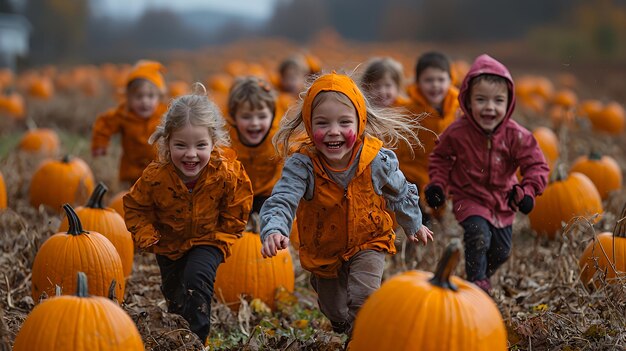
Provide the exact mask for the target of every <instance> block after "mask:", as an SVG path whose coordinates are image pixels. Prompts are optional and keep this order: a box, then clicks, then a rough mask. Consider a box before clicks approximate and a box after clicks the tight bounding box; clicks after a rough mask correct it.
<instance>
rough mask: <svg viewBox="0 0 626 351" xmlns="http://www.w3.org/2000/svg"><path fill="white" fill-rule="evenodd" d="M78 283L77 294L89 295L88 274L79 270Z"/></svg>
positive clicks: (80, 295)
mask: <svg viewBox="0 0 626 351" xmlns="http://www.w3.org/2000/svg"><path fill="white" fill-rule="evenodd" d="M77 279H78V283H77V284H76V296H78V297H89V288H88V285H87V274H85V273H84V272H78V278H77Z"/></svg>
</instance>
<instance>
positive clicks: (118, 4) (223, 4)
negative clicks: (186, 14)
mask: <svg viewBox="0 0 626 351" xmlns="http://www.w3.org/2000/svg"><path fill="white" fill-rule="evenodd" d="M275 2H276V0H91V6H92V8H93V10H94V11H96V12H101V13H103V14H105V15H113V16H120V17H136V16H138V15H140V14H141V13H142V12H143V11H144V10H145V9H146V8H147V7H161V8H163V7H166V8H172V9H175V10H194V9H214V10H219V11H224V12H229V13H235V14H242V15H248V16H253V17H258V18H268V17H269V16H270V14H271V13H272V9H273V8H274V3H275Z"/></svg>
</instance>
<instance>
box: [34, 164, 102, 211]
mask: <svg viewBox="0 0 626 351" xmlns="http://www.w3.org/2000/svg"><path fill="white" fill-rule="evenodd" d="M93 188H94V179H93V173H92V172H91V169H90V168H89V166H88V165H87V164H86V163H85V161H83V160H81V159H80V158H78V157H70V156H67V155H66V156H65V157H63V158H62V159H61V160H47V161H44V162H43V163H42V164H41V165H40V166H39V168H37V170H36V171H35V173H34V174H33V178H32V179H31V182H30V190H29V196H30V204H31V205H32V206H34V207H38V206H39V205H42V204H43V205H46V206H49V207H50V208H52V209H54V210H55V211H58V212H60V211H61V205H63V204H64V203H70V204H72V205H76V204H79V203H84V202H85V201H87V199H88V198H89V194H91V192H92V191H93Z"/></svg>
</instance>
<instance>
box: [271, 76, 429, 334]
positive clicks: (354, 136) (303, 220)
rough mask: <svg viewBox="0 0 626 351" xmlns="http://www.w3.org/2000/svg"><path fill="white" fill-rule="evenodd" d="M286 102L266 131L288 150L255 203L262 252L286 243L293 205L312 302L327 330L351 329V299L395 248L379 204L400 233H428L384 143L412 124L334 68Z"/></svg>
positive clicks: (377, 275)
mask: <svg viewBox="0 0 626 351" xmlns="http://www.w3.org/2000/svg"><path fill="white" fill-rule="evenodd" d="M293 112H294V115H292V116H288V117H285V119H284V120H283V122H282V123H281V128H280V130H279V131H278V132H277V134H276V136H275V137H274V144H275V145H276V147H277V148H278V149H279V152H280V153H281V155H285V156H288V158H287V159H286V161H285V165H284V168H283V172H282V177H281V178H280V180H279V181H278V182H277V183H276V185H275V186H274V190H273V191H272V195H271V196H270V198H269V199H267V201H266V202H265V204H264V205H263V208H262V209H261V224H262V230H261V240H262V241H263V248H262V254H263V256H264V257H271V256H274V255H276V252H277V250H281V249H285V248H287V245H288V243H289V233H290V232H291V226H292V224H293V218H294V217H295V216H296V214H297V217H298V221H297V227H298V233H299V238H300V246H299V253H300V263H301V264H302V267H303V268H304V269H306V270H308V271H310V272H311V273H312V274H311V278H310V279H311V280H310V281H311V285H312V286H313V288H314V289H315V291H316V292H317V294H318V302H319V306H320V309H321V311H322V312H323V313H324V314H325V315H326V317H328V319H329V320H330V321H331V324H332V326H333V329H334V330H335V331H336V332H340V333H341V332H345V333H347V334H348V335H350V334H351V331H352V323H353V322H354V318H355V316H356V313H357V311H358V309H359V308H360V307H361V305H362V304H363V302H364V301H365V299H366V298H367V297H368V296H369V295H370V294H371V293H372V292H374V290H376V289H377V288H378V287H379V286H380V283H381V279H382V274H383V268H384V263H385V256H386V254H388V253H390V254H394V253H395V252H396V248H395V246H394V239H395V233H394V231H393V228H392V226H393V225H392V219H391V217H390V215H389V213H388V212H387V211H391V212H394V213H395V214H396V219H397V221H398V223H399V224H400V225H401V226H402V227H403V228H404V231H405V232H406V233H407V236H408V237H409V240H411V241H413V242H420V241H421V242H423V243H424V245H425V244H426V243H427V242H428V241H429V240H432V232H431V231H430V230H429V229H428V228H426V227H425V226H423V225H422V224H421V219H422V218H421V217H422V214H421V212H420V209H419V207H418V200H419V197H418V194H417V189H416V187H415V185H413V184H410V183H408V182H407V181H406V179H405V178H404V175H403V174H402V172H401V171H400V170H399V169H398V161H397V159H396V157H395V155H394V153H393V152H392V151H390V150H388V149H386V148H383V143H387V144H388V145H394V144H395V142H396V141H397V140H398V139H403V140H404V141H407V137H408V140H412V141H415V142H417V143H419V141H418V140H417V136H416V134H415V133H414V130H417V129H418V128H419V124H418V123H417V122H416V120H414V119H411V118H408V116H404V115H397V114H395V112H396V111H387V110H380V109H375V108H372V107H371V106H370V105H369V103H368V102H367V100H366V99H365V97H364V96H363V94H362V93H361V91H360V90H359V88H358V86H357V85H356V84H355V83H354V81H353V80H352V79H351V78H350V77H348V76H346V75H342V74H336V73H331V74H326V75H323V76H321V77H319V78H318V79H316V80H315V82H313V84H312V85H311V87H310V88H309V89H308V90H307V93H306V96H305V97H304V100H303V101H302V102H301V105H300V106H299V108H296V109H295V110H294V111H293ZM405 135H406V137H405ZM303 136H306V137H303ZM379 138H380V139H379ZM381 139H382V140H381ZM383 140H384V142H383Z"/></svg>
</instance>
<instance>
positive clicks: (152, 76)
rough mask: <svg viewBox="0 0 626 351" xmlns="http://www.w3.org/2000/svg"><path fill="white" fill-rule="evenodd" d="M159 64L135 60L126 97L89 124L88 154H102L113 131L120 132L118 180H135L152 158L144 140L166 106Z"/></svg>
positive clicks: (161, 70) (157, 123)
mask: <svg viewBox="0 0 626 351" xmlns="http://www.w3.org/2000/svg"><path fill="white" fill-rule="evenodd" d="M163 71H164V68H163V66H162V65H161V64H160V63H158V62H155V61H147V60H142V61H139V62H137V64H136V65H135V66H134V67H133V69H132V70H131V71H130V73H129V74H128V77H127V78H126V100H125V101H124V102H122V103H120V104H119V105H118V106H117V107H116V108H113V109H111V110H109V111H106V112H105V113H103V114H102V115H100V116H98V118H97V119H96V121H95V122H94V125H93V130H92V137H91V154H92V155H93V156H94V157H98V156H103V155H105V154H106V151H107V147H108V146H109V141H110V139H111V137H112V136H113V135H114V134H117V133H120V134H121V137H122V138H121V139H122V140H121V141H122V158H121V160H120V165H119V180H120V181H121V182H124V183H127V185H128V186H130V185H132V184H133V183H135V181H136V180H137V179H138V178H139V177H140V176H141V172H143V170H144V168H146V166H148V164H150V162H151V161H152V160H154V159H156V156H157V152H156V149H155V148H154V147H153V146H152V145H150V144H149V143H148V138H150V135H151V134H152V133H154V130H155V129H156V127H157V125H159V123H160V121H161V117H162V116H163V113H165V111H166V110H167V106H166V105H165V104H164V103H163V102H162V100H163V96H164V94H165V80H164V79H163V75H162V72H163Z"/></svg>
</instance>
